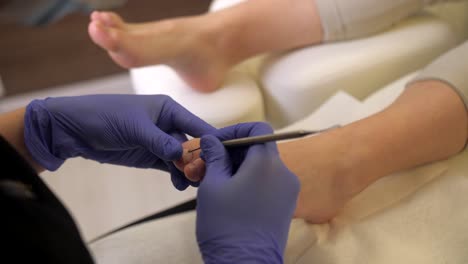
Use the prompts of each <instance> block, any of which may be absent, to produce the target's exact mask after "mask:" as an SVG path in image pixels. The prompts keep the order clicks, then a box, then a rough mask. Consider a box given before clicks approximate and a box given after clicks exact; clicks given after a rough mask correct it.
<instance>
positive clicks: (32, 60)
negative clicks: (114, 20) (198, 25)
mask: <svg viewBox="0 0 468 264" xmlns="http://www.w3.org/2000/svg"><path fill="white" fill-rule="evenodd" d="M209 2H210V1H209V0H194V1H193V0H192V1H185V0H170V1H167V0H128V1H125V0H34V1H24V0H0V36H1V37H0V77H1V79H2V83H3V88H4V95H6V96H10V95H18V94H21V93H27V92H31V91H38V90H41V89H47V88H51V87H55V86H59V85H64V84H70V83H74V82H78V81H83V80H89V79H95V78H100V77H103V76H109V75H112V74H118V73H125V72H126V71H125V70H124V69H122V68H120V67H119V66H117V65H115V64H114V63H113V62H112V61H111V60H110V59H109V58H108V56H107V54H106V53H105V52H103V51H102V50H101V49H99V48H98V47H97V46H95V45H94V44H93V43H92V42H91V41H90V39H89V37H88V34H87V26H88V21H89V18H88V14H89V12H90V11H91V10H92V9H100V10H102V9H111V10H112V11H115V12H118V13H119V14H120V15H121V16H122V17H123V18H124V19H125V20H127V21H132V22H143V21H152V20H159V19H163V18H168V17H174V16H182V15H192V14H198V13H202V12H205V11H206V10H207V9H208V5H209Z"/></svg>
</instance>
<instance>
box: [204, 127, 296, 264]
mask: <svg viewBox="0 0 468 264" xmlns="http://www.w3.org/2000/svg"><path fill="white" fill-rule="evenodd" d="M271 132H272V129H271V128H270V127H269V126H268V125H266V124H264V123H248V124H240V125H236V126H232V127H227V128H223V129H221V130H219V131H218V132H217V133H216V135H217V137H218V138H221V139H222V140H227V139H233V138H239V137H247V136H258V135H263V134H268V133H271ZM218 138H216V137H215V136H213V135H207V136H203V137H202V138H201V148H202V154H201V157H202V159H203V160H204V161H205V163H206V174H205V177H204V179H203V180H202V182H201V184H200V187H199V189H198V198H197V199H198V205H197V223H196V226H197V230H196V234H197V240H198V245H199V247H200V251H201V253H202V255H203V259H204V261H205V263H218V264H219V263H269V264H271V263H282V262H283V253H284V249H285V246H286V240H287V237H288V231H289V225H290V223H291V218H292V216H293V212H294V209H295V207H296V200H297V196H298V193H299V180H298V179H297V177H296V176H295V175H294V174H293V173H292V172H291V171H289V170H288V168H286V166H285V165H284V164H283V162H282V161H281V159H280V157H279V154H278V150H277V148H276V144H275V143H273V142H270V143H266V144H257V145H253V146H251V147H249V148H248V149H246V148H244V149H237V150H232V151H231V150H230V151H229V153H228V151H226V149H225V148H224V146H223V145H222V144H221V142H220V140H219V139H218ZM233 160H236V161H238V162H239V166H238V167H237V166H235V165H234V164H233Z"/></svg>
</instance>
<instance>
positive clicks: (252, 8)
mask: <svg viewBox="0 0 468 264" xmlns="http://www.w3.org/2000/svg"><path fill="white" fill-rule="evenodd" d="M88 32H89V35H90V36H91V39H92V40H93V41H94V42H95V43H96V44H97V45H99V46H100V47H102V48H104V49H105V50H106V51H107V52H108V53H109V55H110V56H111V57H112V59H113V60H114V61H115V62H116V63H118V64H119V65H121V66H123V67H125V68H131V67H139V66H145V65H152V64H167V65H169V66H171V67H172V68H173V69H174V70H175V71H176V72H178V74H179V75H180V76H181V77H182V78H183V79H184V80H185V81H186V82H187V83H188V84H189V85H190V86H192V87H193V88H194V89H196V90H199V91H202V92H210V91H213V90H215V89H217V88H219V86H220V84H221V82H222V80H223V78H224V75H225V74H226V72H227V71H228V70H229V69H230V68H231V67H232V66H233V65H235V64H237V63H239V62H241V61H243V60H245V59H247V58H249V57H252V56H254V55H257V54H260V53H264V52H272V51H280V50H286V49H291V48H297V47H301V46H305V45H310V44H316V43H319V42H321V41H322V35H323V33H322V26H321V23H320V18H319V16H318V11H317V8H316V6H315V2H314V1H313V0H255V1H246V2H243V3H240V4H238V5H236V6H233V7H231V8H227V9H225V10H221V11H218V12H214V13H208V14H205V15H199V16H192V17H181V18H175V19H167V20H162V21H156V22H150V23H141V24H129V23H125V22H124V21H123V20H122V19H121V18H120V17H119V16H117V15H116V14H114V13H111V12H94V13H93V14H91V22H90V24H89V27H88Z"/></svg>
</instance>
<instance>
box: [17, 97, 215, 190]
mask: <svg viewBox="0 0 468 264" xmlns="http://www.w3.org/2000/svg"><path fill="white" fill-rule="evenodd" d="M214 131H215V129H214V128H213V127H211V126H210V125H208V124H207V123H205V122H204V121H202V120H201V119H199V118H198V117H196V116H195V115H193V114H192V113H190V112H189V111H187V110H186V109H185V108H183V107H182V106H180V105H179V104H178V103H176V102H175V101H174V100H172V99H171V98H170V97H168V96H165V95H146V96H145V95H88V96H76V97H58V98H47V99H45V100H34V101H33V102H31V103H30V104H29V105H28V107H27V109H26V114H25V143H26V146H27V147H28V149H29V151H30V152H31V155H32V156H33V158H34V159H35V160H36V161H37V162H39V164H40V165H42V166H43V167H45V168H46V169H48V170H56V169H57V168H58V167H60V165H61V164H62V163H63V162H64V161H65V160H66V159H68V158H71V157H76V156H82V157H84V158H88V159H92V160H96V161H99V162H102V163H112V164H118V165H125V166H130V167H138V168H157V169H165V170H170V171H171V173H172V174H173V175H172V180H173V182H174V185H175V186H176V187H177V188H178V189H184V188H186V187H187V186H188V184H189V183H188V181H187V180H185V179H183V175H174V173H176V172H177V169H175V167H173V165H172V163H171V162H168V161H171V160H177V159H179V158H181V156H182V146H181V143H180V141H183V140H185V139H186V138H185V135H184V133H186V134H189V135H192V136H195V137H197V136H201V135H203V134H207V133H213V132H214ZM176 138H178V139H179V140H177V139H176ZM171 166H172V167H171Z"/></svg>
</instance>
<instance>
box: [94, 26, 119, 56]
mask: <svg viewBox="0 0 468 264" xmlns="http://www.w3.org/2000/svg"><path fill="white" fill-rule="evenodd" d="M88 33H89V35H90V37H91V39H92V40H93V42H94V43H96V44H97V45H99V46H100V47H101V48H103V49H106V50H108V51H112V52H117V51H118V50H119V48H120V45H119V39H120V34H119V32H118V30H115V29H112V28H108V27H106V26H104V25H103V24H102V23H101V22H99V21H92V22H91V23H90V24H89V27H88Z"/></svg>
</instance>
